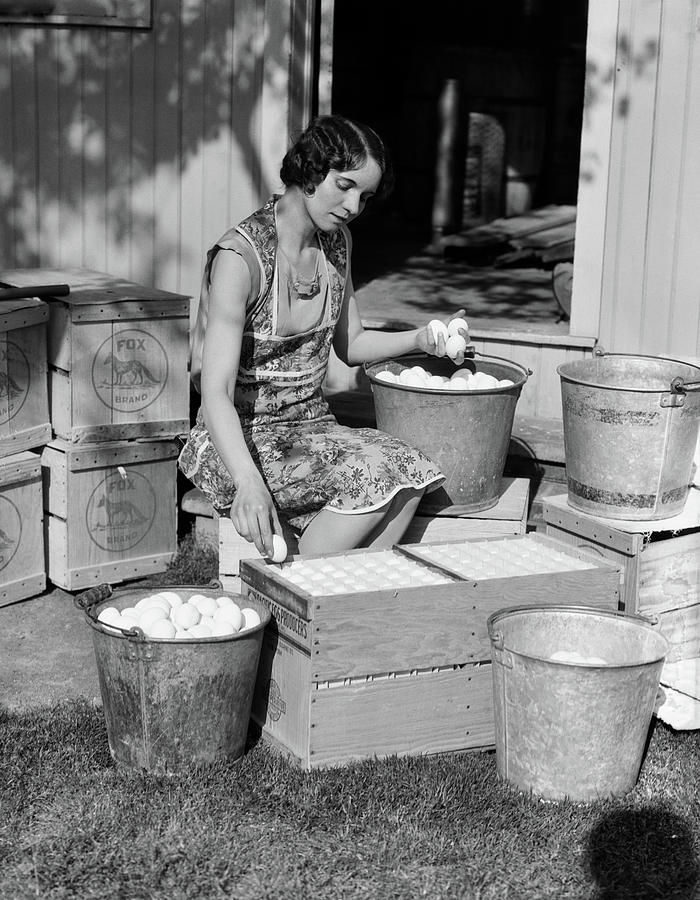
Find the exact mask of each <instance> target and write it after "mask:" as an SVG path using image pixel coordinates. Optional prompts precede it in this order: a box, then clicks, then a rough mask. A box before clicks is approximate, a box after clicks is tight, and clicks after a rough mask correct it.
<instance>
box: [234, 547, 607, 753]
mask: <svg viewBox="0 0 700 900" xmlns="http://www.w3.org/2000/svg"><path fill="white" fill-rule="evenodd" d="M241 578H242V593H243V595H244V597H249V598H250V599H251V600H255V601H258V602H260V603H262V604H263V605H264V606H266V607H267V608H268V609H269V610H270V612H271V613H272V620H271V622H270V625H269V626H268V628H267V630H266V635H265V640H264V643H263V652H262V657H261V667H260V671H259V674H258V681H257V687H256V695H255V699H254V701H253V718H254V720H255V721H256V722H257V723H258V724H259V725H260V726H261V727H262V729H263V732H264V733H265V734H266V735H267V736H268V737H269V738H270V739H271V740H272V741H274V742H276V743H277V744H279V745H280V746H281V747H283V748H284V749H285V750H287V751H288V752H289V753H291V754H292V756H293V757H295V758H296V759H298V760H299V761H300V762H301V763H302V765H304V766H305V767H313V766H319V765H328V764H335V763H342V762H347V761H349V760H351V759H358V758H365V757H368V756H370V757H371V756H382V755H387V754H394V753H398V754H405V753H432V752H444V751H446V750H460V749H469V748H474V747H484V746H491V745H492V744H493V727H494V726H493V703H492V688H491V672H490V663H491V648H490V641H489V637H488V632H487V627H486V622H487V619H488V616H489V615H490V614H491V613H492V612H494V611H496V610H498V609H502V608H504V607H507V606H515V605H518V606H520V605H542V604H561V603H567V604H570V603H571V597H576V598H578V600H579V602H580V603H582V604H585V605H587V606H598V607H603V608H609V609H616V608H617V605H618V597H619V581H620V570H619V568H617V567H615V566H613V565H609V564H605V563H601V561H600V560H599V559H597V558H595V557H593V556H592V555H589V554H587V553H585V552H581V551H578V550H576V549H575V548H571V547H566V546H564V545H562V544H559V542H557V541H556V540H553V539H551V538H548V537H546V536H544V535H539V534H531V535H512V536H498V537H494V538H489V539H486V540H483V539H480V540H477V541H461V542H445V543H436V544H415V545H405V546H397V547H394V548H393V549H391V550H376V551H373V550H353V551H350V552H347V553H335V554H328V555H324V556H319V557H314V558H301V557H298V558H294V559H293V560H291V561H288V562H285V563H282V564H279V565H276V564H272V563H267V562H265V561H264V560H243V561H241Z"/></svg>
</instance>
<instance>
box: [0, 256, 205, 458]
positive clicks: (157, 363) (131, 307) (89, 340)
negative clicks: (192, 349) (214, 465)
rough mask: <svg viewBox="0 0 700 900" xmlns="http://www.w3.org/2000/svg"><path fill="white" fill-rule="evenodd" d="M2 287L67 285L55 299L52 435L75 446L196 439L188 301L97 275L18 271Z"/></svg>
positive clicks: (52, 304)
mask: <svg viewBox="0 0 700 900" xmlns="http://www.w3.org/2000/svg"><path fill="white" fill-rule="evenodd" d="M0 280H2V281H4V282H5V283H7V284H10V285H16V286H19V287H22V286H25V285H27V284H32V283H33V284H37V283H42V284H68V285H69V286H70V294H69V295H68V296H66V297H60V298H55V299H52V300H50V301H49V324H48V364H49V370H48V386H49V404H50V414H51V424H52V426H53V431H54V435H56V436H57V437H61V438H64V439H65V440H68V441H71V442H73V443H90V442H97V441H117V440H129V439H132V438H173V437H177V436H178V435H184V434H186V433H187V432H188V431H189V427H190V412H189V402H190V401H189V398H190V389H189V372H188V352H189V315H190V311H189V305H190V301H189V298H188V297H185V296H183V295H181V294H172V293H169V292H166V291H159V290H154V289H153V288H148V287H145V286H143V285H140V284H135V283H133V282H130V281H125V280H124V279H120V278H114V277H112V276H111V275H107V274H104V273H102V272H94V271H92V270H90V269H81V268H67V269H57V270H52V269H14V270H11V271H6V272H2V273H0Z"/></svg>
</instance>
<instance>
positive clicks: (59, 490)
mask: <svg viewBox="0 0 700 900" xmlns="http://www.w3.org/2000/svg"><path fill="white" fill-rule="evenodd" d="M178 450H179V447H178V444H177V442H176V441H106V442H103V443H100V444H91V445H76V444H71V443H70V442H68V441H64V440H62V439H60V438H59V439H55V440H53V441H51V442H50V443H49V444H47V446H46V447H45V448H44V451H43V453H42V456H41V464H42V467H43V476H44V509H45V511H46V513H47V515H46V518H45V522H44V525H45V540H46V547H47V553H48V566H47V573H48V576H49V579H50V580H51V581H52V582H53V583H54V584H57V585H58V586H59V587H63V588H66V589H67V590H75V589H82V588H84V587H86V586H90V585H92V584H98V583H101V582H107V583H110V584H112V583H115V582H120V581H127V580H129V579H132V578H140V577H143V576H145V575H150V574H152V573H154V572H163V571H164V570H165V569H166V568H167V565H168V563H169V562H170V560H171V559H172V557H173V555H174V553H175V551H176V549H177V498H176V484H177V471H176V467H177V462H176V461H177V455H178Z"/></svg>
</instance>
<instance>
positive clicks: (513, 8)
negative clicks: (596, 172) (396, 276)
mask: <svg viewBox="0 0 700 900" xmlns="http://www.w3.org/2000/svg"><path fill="white" fill-rule="evenodd" d="M587 11H588V3H587V0H569V2H567V3H562V2H561V0H468V2H465V0H434V2H432V3H429V4H423V5H422V6H412V5H410V4H406V3H405V2H401V0H380V2H377V0H336V3H335V11H334V41H333V94H332V107H333V111H334V112H338V113H342V114H345V115H348V116H350V117H353V118H357V119H360V120H362V121H364V122H367V123H368V124H370V125H372V126H373V127H374V128H375V129H376V130H377V131H378V132H379V133H380V134H381V135H382V136H383V137H384V139H385V140H386V141H387V143H388V144H389V147H390V149H391V152H392V155H393V158H394V165H395V169H396V189H395V191H394V193H393V195H392V196H391V198H390V199H389V200H388V201H387V202H386V204H385V205H384V206H383V207H381V208H377V209H376V210H374V211H368V213H367V214H365V216H364V217H362V218H361V219H359V220H358V222H357V223H356V225H355V226H353V231H354V233H355V235H356V242H357V244H358V250H359V249H360V247H362V248H363V249H364V250H366V251H367V252H363V253H361V254H360V253H358V254H356V255H355V267H354V268H355V280H356V286H359V285H361V284H362V283H363V282H364V281H367V280H368V279H370V278H372V277H374V276H375V275H376V273H377V271H378V269H380V268H381V266H382V265H383V264H384V261H385V260H386V261H387V262H388V261H389V260H388V258H389V256H391V257H392V261H393V262H394V263H395V262H396V254H397V253H400V252H401V251H400V247H401V246H404V247H406V248H408V249H407V252H410V250H411V248H414V249H415V248H416V247H418V246H425V245H426V243H429V242H430V241H431V239H432V238H433V237H434V233H435V216H436V212H435V204H436V196H437V194H436V191H437V190H438V188H441V187H442V188H444V185H442V186H441V185H439V184H436V171H437V170H438V168H439V163H440V160H439V156H438V145H439V142H440V136H441V133H443V131H444V116H445V102H446V100H447V102H448V103H449V102H451V103H452V106H453V108H452V111H451V112H449V111H448V114H449V115H452V116H454V117H456V120H457V125H458V129H457V131H458V133H457V135H456V138H455V140H454V141H453V145H454V146H456V162H454V163H453V165H452V170H451V174H450V179H449V204H450V210H449V214H448V215H447V224H446V229H445V230H446V232H449V231H456V232H461V231H464V230H465V229H469V228H471V227H473V226H475V225H478V224H483V223H485V222H488V221H492V220H493V219H495V218H498V217H503V216H512V215H518V214H519V213H520V212H522V211H524V210H527V209H532V208H539V207H542V206H545V205H549V204H575V203H576V193H577V183H578V167H579V150H580V138H581V124H582V110H583V89H584V78H585V46H586V20H587ZM450 90H452V95H451V97H450V96H449V91H450ZM453 149H454V147H453ZM443 150H444V146H443ZM440 152H443V151H440ZM437 178H438V179H439V176H437ZM443 217H444V210H443ZM370 250H371V252H369V251H370Z"/></svg>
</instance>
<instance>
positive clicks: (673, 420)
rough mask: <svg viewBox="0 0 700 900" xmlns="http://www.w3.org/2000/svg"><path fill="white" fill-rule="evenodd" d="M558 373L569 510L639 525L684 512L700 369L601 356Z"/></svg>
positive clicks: (697, 421)
mask: <svg viewBox="0 0 700 900" xmlns="http://www.w3.org/2000/svg"><path fill="white" fill-rule="evenodd" d="M557 372H558V373H559V376H560V379H561V394H562V409H563V425H564V450H565V457H566V477H567V483H568V502H569V505H570V506H572V507H573V508H574V509H579V510H581V511H583V512H588V513H593V514H594V515H599V516H604V517H607V518H612V519H628V520H634V521H645V520H657V519H665V518H670V517H672V516H676V515H678V514H680V513H681V512H683V508H684V506H685V502H686V500H687V497H688V490H689V487H690V484H691V482H692V480H693V456H694V454H695V448H696V445H697V441H698V429H699V427H700V368H699V367H698V366H694V365H691V364H689V363H684V362H681V361H679V360H676V359H666V358H663V357H656V356H631V355H627V354H621V353H618V354H606V353H604V352H603V351H596V353H595V354H594V356H593V357H592V358H591V359H586V360H579V361H578V362H572V363H564V364H563V365H561V366H559V367H558V368H557Z"/></svg>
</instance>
